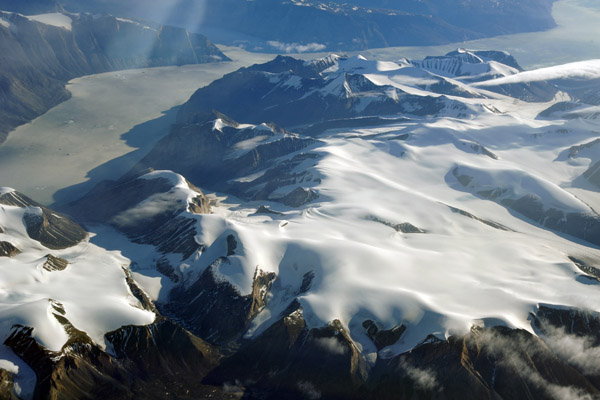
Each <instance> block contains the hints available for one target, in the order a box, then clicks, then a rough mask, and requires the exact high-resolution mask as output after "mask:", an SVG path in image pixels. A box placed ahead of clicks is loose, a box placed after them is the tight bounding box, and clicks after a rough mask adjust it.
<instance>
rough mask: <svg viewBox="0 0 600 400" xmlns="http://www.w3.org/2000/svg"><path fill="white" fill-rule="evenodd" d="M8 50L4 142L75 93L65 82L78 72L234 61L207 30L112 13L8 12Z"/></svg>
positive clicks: (3, 72)
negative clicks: (189, 29) (18, 128)
mask: <svg viewBox="0 0 600 400" xmlns="http://www.w3.org/2000/svg"><path fill="white" fill-rule="evenodd" d="M19 4H21V3H19ZM23 4H29V3H27V2H24V3H23ZM31 7H33V5H31ZM57 7H59V6H57ZM19 8H22V7H19ZM40 8H44V7H43V6H40ZM26 9H27V10H30V11H32V12H33V11H35V10H36V9H35V8H26ZM0 49H2V51H0V64H1V66H2V67H1V68H0V143H1V142H2V141H3V140H4V138H5V137H6V134H7V133H8V132H9V131H10V130H11V129H13V128H15V127H16V126H18V125H20V124H23V123H25V122H28V121H30V120H31V119H33V118H35V117H37V116H38V115H40V114H42V113H44V112H46V111H47V110H48V109H49V108H50V107H52V106H54V105H56V104H58V103H60V102H61V101H64V100H66V99H67V98H69V96H70V94H69V92H68V91H67V90H66V89H65V84H66V82H68V81H69V80H71V79H73V78H75V77H79V76H82V75H88V74H97V73H100V72H107V71H113V70H118V69H128V68H142V67H155V66H165V65H182V64H197V63H207V62H217V61H225V60H227V57H226V56H225V55H224V54H223V53H222V52H221V51H220V50H219V49H218V48H217V47H215V46H214V45H213V44H212V43H211V42H210V41H209V40H208V39H207V38H206V37H205V36H203V35H200V34H195V33H189V32H187V31H186V30H185V29H182V28H177V27H171V26H161V25H156V24H152V25H147V24H142V23H139V22H135V21H132V20H127V19H123V18H116V17H113V16H111V15H108V14H84V13H81V14H70V13H64V12H63V13H59V12H55V13H49V14H41V15H39V14H38V15H36V16H34V17H28V16H25V15H23V14H19V13H13V12H6V11H0Z"/></svg>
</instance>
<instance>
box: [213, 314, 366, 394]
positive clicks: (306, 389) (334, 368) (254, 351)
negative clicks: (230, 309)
mask: <svg viewBox="0 0 600 400" xmlns="http://www.w3.org/2000/svg"><path fill="white" fill-rule="evenodd" d="M366 371H367V368H366V364H365V361H364V359H363V358H362V356H361V355H360V353H359V351H358V350H357V348H356V346H355V345H354V343H353V342H352V340H351V339H350V336H349V335H348V333H347V332H346V331H345V330H344V328H343V327H342V326H341V324H340V323H339V321H333V322H332V323H331V324H329V325H327V326H325V327H323V328H319V329H308V328H307V327H306V322H305V321H304V318H303V316H302V308H301V307H300V305H299V303H297V302H293V303H292V304H291V305H290V306H289V307H288V309H287V310H286V311H285V312H284V314H283V315H282V318H281V319H280V320H279V321H278V322H276V323H275V324H273V325H272V326H271V327H270V328H268V329H267V330H266V331H265V332H264V333H263V334H262V335H260V336H259V337H258V338H256V339H254V340H252V341H249V342H248V343H246V344H245V345H244V346H242V347H241V348H240V349H239V351H238V352H237V353H236V354H234V355H233V356H231V357H230V358H228V359H225V360H224V361H223V363H222V364H221V366H220V367H218V368H217V369H216V370H215V371H213V372H212V373H211V374H210V375H209V376H208V377H207V379H206V382H207V383H213V384H216V383H221V384H222V383H226V382H230V383H233V382H236V381H238V382H241V384H242V385H244V386H245V389H246V390H247V393H248V395H249V396H250V397H252V398H269V399H275V398H278V397H280V396H282V395H285V396H286V397H287V398H293V399H301V398H317V396H319V397H320V396H322V397H324V398H357V392H356V391H357V389H359V388H360V387H361V385H362V384H363V383H364V381H365V379H366V374H367V372H366Z"/></svg>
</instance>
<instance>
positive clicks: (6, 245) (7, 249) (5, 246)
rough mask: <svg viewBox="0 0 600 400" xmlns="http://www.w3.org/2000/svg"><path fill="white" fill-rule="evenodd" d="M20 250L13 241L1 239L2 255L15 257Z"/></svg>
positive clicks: (0, 253) (0, 249)
mask: <svg viewBox="0 0 600 400" xmlns="http://www.w3.org/2000/svg"><path fill="white" fill-rule="evenodd" d="M20 252H21V250H19V249H17V248H16V247H15V246H14V245H13V244H12V243H10V242H3V241H0V257H14V256H16V255H17V254H19V253H20Z"/></svg>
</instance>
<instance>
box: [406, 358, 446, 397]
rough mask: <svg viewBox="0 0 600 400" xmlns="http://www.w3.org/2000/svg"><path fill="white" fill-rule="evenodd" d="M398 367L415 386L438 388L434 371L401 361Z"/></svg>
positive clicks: (418, 387)
mask: <svg viewBox="0 0 600 400" xmlns="http://www.w3.org/2000/svg"><path fill="white" fill-rule="evenodd" d="M400 367H401V368H402V370H403V371H404V372H406V375H408V377H409V378H410V379H411V380H412V381H413V382H414V384H415V387H416V388H417V389H421V390H436V389H439V387H440V384H439V383H438V380H437V376H436V374H435V372H434V371H433V370H431V369H421V368H417V367H413V366H412V365H410V364H409V363H407V362H405V361H402V362H401V363H400Z"/></svg>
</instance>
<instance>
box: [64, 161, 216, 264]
mask: <svg viewBox="0 0 600 400" xmlns="http://www.w3.org/2000/svg"><path fill="white" fill-rule="evenodd" d="M144 172H148V170H146V171H144ZM188 186H189V188H190V189H192V190H194V191H196V192H198V195H197V196H196V197H194V198H192V199H191V201H190V202H188V203H186V202H185V201H181V200H178V199H177V198H174V197H173V196H170V194H171V192H172V191H173V190H175V189H174V185H173V183H172V182H171V181H169V180H168V179H166V178H163V177H156V178H148V179H145V178H138V177H135V178H132V179H129V178H124V179H122V180H120V181H117V182H102V183H101V184H99V185H97V186H96V187H95V188H94V189H92V190H91V191H90V192H89V193H87V194H86V195H85V196H83V197H82V198H81V199H79V200H77V201H75V202H73V203H71V204H69V205H68V206H67V207H66V209H67V210H68V211H69V213H71V214H73V215H75V216H76V217H77V218H79V219H80V220H82V221H86V222H100V223H109V224H111V225H113V226H114V227H115V228H117V229H119V230H120V231H122V232H123V233H125V234H126V235H127V236H128V237H130V238H131V239H132V240H133V241H134V242H136V243H144V244H152V245H154V246H156V247H157V249H158V250H159V251H160V252H162V253H179V254H181V255H182V256H183V258H188V257H189V256H191V255H192V254H194V253H195V252H196V251H198V250H199V249H200V248H201V245H200V244H198V243H197V242H196V240H195V237H196V235H197V231H196V220H195V219H193V218H188V217H186V216H185V215H184V214H185V213H186V212H187V211H189V212H191V213H195V214H202V213H209V212H210V210H211V205H210V200H209V199H208V198H207V197H206V196H205V195H204V193H202V191H201V190H200V189H199V188H197V187H195V186H194V185H192V184H190V183H189V182H188ZM157 196H158V199H157V201H158V203H159V204H157V206H156V207H153V208H152V210H150V211H147V212H144V213H143V214H139V213H137V212H131V210H132V209H135V207H136V206H138V205H139V204H140V203H142V202H143V201H146V200H149V199H152V198H153V197H154V198H156V197H157Z"/></svg>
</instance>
